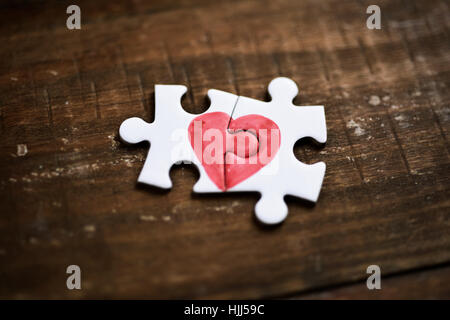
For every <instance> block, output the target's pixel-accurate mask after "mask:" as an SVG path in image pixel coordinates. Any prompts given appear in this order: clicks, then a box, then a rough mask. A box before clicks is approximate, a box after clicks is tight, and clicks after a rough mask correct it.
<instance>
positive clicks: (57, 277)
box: [0, 0, 450, 298]
mask: <svg viewBox="0 0 450 320" xmlns="http://www.w3.org/2000/svg"><path fill="white" fill-rule="evenodd" d="M405 3H406V4H407V5H405ZM369 4H370V3H369V2H368V1H346V2H342V1H338V0H325V1H320V2H319V1H313V0H309V1H289V0H276V1H268V0H262V1H256V0H250V1H232V2H226V1H219V2H214V3H212V2H208V1H202V0H198V1H192V2H190V1H177V2H168V1H163V2H159V1H158V2H145V3H144V2H142V3H141V2H139V4H138V3H133V4H130V2H129V1H125V0H120V1H114V3H112V2H111V1H106V0H101V1H95V2H92V1H79V3H78V5H79V6H80V7H81V10H82V30H80V31H68V30H67V29H66V27H65V19H66V17H67V15H66V14H65V4H64V3H61V2H59V1H56V0H55V1H48V2H45V4H44V3H43V2H42V1H38V0H35V1H31V2H27V3H25V2H23V1H20V0H17V1H10V2H8V3H5V4H2V5H1V7H2V10H1V13H0V18H1V19H2V21H6V22H7V23H4V24H2V25H1V26H0V31H1V32H0V39H1V41H2V47H1V48H0V58H1V59H0V70H1V72H0V110H1V112H0V135H1V141H0V208H2V210H1V215H0V278H1V281H0V297H4V298H80V297H82V298H188V297H189V298H261V297H277V296H288V295H290V294H296V293H298V292H303V291H305V290H313V289H314V288H321V287H325V286H333V285H339V284H341V283H349V282H352V281H358V280H361V279H365V277H366V274H365V270H366V267H367V266H368V265H371V264H378V265H380V266H381V268H382V270H383V274H385V275H389V274H396V273H400V272H405V271H407V270H411V269H415V268H421V267H423V266H432V265H434V264H442V263H447V262H448V261H450V250H449V248H450V232H449V231H450V223H449V221H450V220H449V218H450V215H449V212H450V210H449V207H450V201H449V195H450V188H449V186H450V177H449V172H450V162H449V150H450V148H449V143H448V136H449V134H450V120H449V101H450V99H449V97H450V93H449V90H448V88H449V85H450V63H449V62H450V55H449V52H450V50H449V49H450V41H448V40H449V32H448V24H449V19H448V17H449V9H448V2H447V1H441V0H432V1H418V0H416V1H407V2H405V1H400V0H395V1H379V5H380V7H381V8H382V25H383V28H382V30H368V29H367V28H366V27H365V23H366V18H367V15H366V13H365V11H366V8H367V6H368V5H369ZM278 75H284V76H288V77H291V78H293V79H294V80H295V81H296V82H297V83H298V84H299V87H300V93H301V95H300V96H299V97H298V98H296V100H295V102H296V104H299V105H310V104H323V105H325V108H326V117H327V126H328V142H327V144H326V146H325V147H317V146H315V145H314V144H311V143H310V141H308V140H302V141H300V142H298V143H297V144H296V147H295V148H294V152H295V154H296V156H297V157H298V159H299V160H302V161H304V162H306V163H314V162H317V161H321V160H323V161H325V162H326V163H327V173H326V176H325V181H324V185H323V189H322V192H321V195H320V198H319V201H318V203H317V204H316V205H315V206H314V205H311V204H309V203H306V202H303V201H300V200H298V199H293V198H288V199H287V203H288V205H289V210H290V213H289V216H288V218H287V220H286V221H285V223H284V224H282V225H281V226H278V227H275V228H265V227H262V226H260V225H259V224H258V223H256V221H255V219H254V218H253V208H254V205H255V203H256V201H257V199H258V195H257V194H239V195H236V194H232V195H211V196H200V195H194V194H192V191H191V190H192V186H193V184H194V183H195V181H196V180H197V179H198V174H197V172H196V170H195V169H193V168H192V167H189V166H183V167H175V168H174V169H173V170H172V172H171V177H172V179H173V182H174V187H173V189H172V190H171V191H170V192H163V191H160V190H157V189H155V188H150V187H146V186H142V185H137V184H136V178H137V176H138V174H139V172H140V170H141V168H142V165H143V162H144V160H145V156H146V152H147V149H148V145H145V144H142V145H139V146H132V147H130V146H125V145H124V144H122V143H121V142H120V141H119V139H118V127H119V125H120V123H121V122H122V121H123V120H124V119H126V118H128V117H131V116H138V117H142V118H144V119H146V120H148V121H151V120H152V119H153V115H154V97H153V85H154V84H155V83H177V84H185V85H187V86H188V87H189V92H188V94H187V95H186V97H185V98H184V100H183V102H182V103H183V107H184V108H185V109H186V110H187V111H190V112H196V113H198V112H202V111H204V110H206V109H207V102H206V101H205V94H206V92H207V90H208V89H210V88H216V89H221V90H226V91H229V92H233V93H237V94H241V95H246V96H249V97H253V98H256V99H263V100H264V99H266V98H267V93H266V86H267V84H268V83H269V81H270V80H271V79H272V78H274V77H276V76H278ZM19 145H26V147H27V153H26V154H25V155H24V156H20V155H18V148H23V146H20V147H18V146H19ZM70 264H77V265H79V266H80V267H81V269H82V274H83V290H81V291H76V292H75V291H69V290H67V289H66V287H65V280H66V276H67V275H66V273H65V270H66V267H67V266H68V265H70ZM433 281H434V280H433Z"/></svg>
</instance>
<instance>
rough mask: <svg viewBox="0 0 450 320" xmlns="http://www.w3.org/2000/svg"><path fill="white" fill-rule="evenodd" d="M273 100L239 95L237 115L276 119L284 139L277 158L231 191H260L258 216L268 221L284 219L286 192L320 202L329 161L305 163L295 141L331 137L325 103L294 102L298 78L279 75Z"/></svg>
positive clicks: (271, 86)
mask: <svg viewBox="0 0 450 320" xmlns="http://www.w3.org/2000/svg"><path fill="white" fill-rule="evenodd" d="M269 94H270V96H271V97H272V101H270V102H263V101H258V100H255V99H251V98H246V97H239V100H238V103H237V105H236V108H235V111H234V112H233V118H235V119H237V118H239V117H242V116H247V115H252V114H258V115H262V116H264V117H267V118H269V119H271V120H273V121H274V122H275V123H276V124H277V125H278V127H279V128H280V136H281V142H280V147H279V150H278V152H277V154H276V155H275V157H274V159H273V160H272V161H271V162H270V163H268V164H267V165H266V166H265V167H263V168H262V169H261V170H259V171H258V172H257V173H255V174H254V175H252V176H251V177H249V178H248V179H246V180H244V181H243V182H241V183H240V184H238V185H236V186H234V187H233V188H231V189H229V190H227V191H230V192H234V191H258V192H260V193H261V198H260V200H259V201H258V203H257V204H256V207H255V213H256V216H257V218H258V219H259V220H260V221H261V222H263V223H266V224H276V223H280V222H282V221H283V220H284V219H285V218H286V216H287V214H288V208H287V205H286V203H285V202H284V196H285V195H292V196H296V197H299V198H303V199H306V200H310V201H313V202H316V201H317V198H318V197H319V192H320V189H321V187H322V181H323V178H324V175H325V163H324V162H318V163H315V164H312V165H308V164H304V163H302V162H300V161H298V160H297V158H296V157H295V155H294V144H295V143H296V142H297V141H298V140H299V139H301V138H304V137H312V138H313V139H315V140H317V141H318V142H320V143H325V142H326V140H327V130H326V122H325V111H324V107H323V106H305V107H301V106H296V105H294V104H293V103H292V101H293V99H294V98H295V97H296V96H297V94H298V88H297V85H296V84H295V82H294V81H292V80H291V79H288V78H281V77H280V78H276V79H274V80H272V81H271V82H270V84H269Z"/></svg>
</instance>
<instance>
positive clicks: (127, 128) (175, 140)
mask: <svg viewBox="0 0 450 320" xmlns="http://www.w3.org/2000/svg"><path fill="white" fill-rule="evenodd" d="M186 91H187V88H186V87H185V86H182V85H155V120H154V122H152V123H147V122H145V121H144V120H142V119H140V118H130V119H127V120H125V121H124V122H123V123H122V124H121V126H120V129H119V134H120V137H121V138H122V140H124V141H125V142H127V143H139V142H142V141H149V142H150V150H149V152H148V155H147V159H146V160H145V163H144V167H143V168H142V171H141V174H140V175H139V178H138V181H139V182H141V183H146V184H149V185H152V186H156V187H160V188H163V189H170V188H171V187H172V181H171V180H170V176H169V171H170V168H171V167H172V165H173V164H174V163H179V162H181V161H185V162H191V163H193V164H195V166H196V167H197V168H198V170H199V172H200V179H199V180H198V181H197V183H196V184H195V185H194V191H195V192H199V193H202V192H206V193H208V192H221V190H220V189H219V188H218V187H217V185H215V184H214V183H213V182H212V181H211V179H209V177H208V175H207V174H206V172H205V169H204V167H203V166H202V165H201V163H200V161H199V159H198V158H197V157H196V156H195V154H194V152H193V149H192V147H191V144H190V142H189V137H188V131H187V128H188V126H189V124H190V123H191V121H192V120H193V119H194V118H196V117H198V116H199V115H198V114H191V113H188V112H186V111H184V109H183V107H182V106H181V98H182V96H183V95H184V94H185V92H186ZM208 97H209V99H210V100H211V106H210V107H209V109H208V110H207V111H206V112H205V113H210V112H216V111H218V112H224V113H226V114H228V115H231V113H232V111H233V108H234V106H235V104H236V101H237V98H238V97H237V96H236V95H234V94H231V93H227V92H223V91H219V90H214V89H211V90H209V91H208ZM205 113H204V114H205Z"/></svg>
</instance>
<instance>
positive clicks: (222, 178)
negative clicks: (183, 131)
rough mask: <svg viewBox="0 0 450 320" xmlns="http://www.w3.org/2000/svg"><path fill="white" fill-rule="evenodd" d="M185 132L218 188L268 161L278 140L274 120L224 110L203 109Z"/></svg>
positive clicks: (274, 152) (279, 138) (227, 187)
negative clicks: (233, 115) (206, 110)
mask: <svg viewBox="0 0 450 320" xmlns="http://www.w3.org/2000/svg"><path fill="white" fill-rule="evenodd" d="M227 128H228V130H227ZM188 133H189V141H190V142H191V146H192V148H193V149H194V152H195V155H196V156H197V158H198V159H199V160H200V162H201V163H202V165H203V167H204V168H205V171H206V174H207V175H208V176H209V178H210V179H211V180H212V181H213V182H214V184H215V185H216V186H217V187H218V188H219V189H220V190H222V191H225V190H227V189H230V188H232V187H233V186H235V185H237V184H238V183H240V182H242V181H244V180H245V179H247V178H248V177H250V176H252V175H253V174H255V173H256V172H258V171H259V170H260V169H261V168H263V167H264V166H265V165H267V164H268V163H269V162H270V161H272V159H273V158H274V157H275V155H276V153H277V152H278V149H279V148H280V141H281V136H280V131H279V128H278V126H277V125H276V123H275V122H273V121H272V120H270V119H268V118H266V117H263V116H260V115H257V114H252V115H247V116H243V117H240V118H238V119H232V118H231V119H230V117H229V115H227V114H226V113H224V112H211V113H205V114H203V115H200V116H198V117H196V118H195V119H194V120H192V121H191V123H190V124H189V127H188Z"/></svg>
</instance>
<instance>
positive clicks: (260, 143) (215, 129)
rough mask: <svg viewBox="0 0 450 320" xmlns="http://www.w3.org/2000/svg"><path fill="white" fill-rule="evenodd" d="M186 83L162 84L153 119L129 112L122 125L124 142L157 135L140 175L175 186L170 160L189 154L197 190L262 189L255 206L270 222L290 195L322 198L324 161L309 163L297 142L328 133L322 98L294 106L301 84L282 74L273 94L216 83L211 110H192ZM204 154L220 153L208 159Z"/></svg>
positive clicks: (279, 218) (156, 183)
mask: <svg viewBox="0 0 450 320" xmlns="http://www.w3.org/2000/svg"><path fill="white" fill-rule="evenodd" d="M186 90H187V89H186V87H185V86H180V85H156V86H155V121H154V122H153V123H150V124H149V123H146V122H145V121H143V120H141V119H139V118H130V119H127V120H125V121H124V122H123V123H122V125H121V126H120V136H121V138H122V139H123V140H124V141H125V142H128V143H138V142H141V141H149V142H150V143H151V146H150V151H149V154H148V156H147V159H146V161H145V163H144V168H143V169H142V172H141V174H140V175H139V178H138V181H139V182H142V183H147V184H150V185H153V186H157V187H161V188H171V187H172V182H171V180H170V176H169V171H170V168H171V166H172V165H173V164H174V163H178V162H180V161H188V162H190V163H193V164H195V165H196V166H197V168H198V170H199V172H200V179H199V180H198V182H197V183H196V184H195V185H194V192H197V193H205V192H206V193H208V192H224V191H230V192H236V191H258V192H260V193H261V198H260V200H259V201H258V203H257V204H256V207H255V213H256V216H257V217H258V219H259V220H260V221H262V222H263V223H266V224H275V223H279V222H281V221H283V220H284V219H285V218H286V216H287V213H288V209H287V206H286V203H285V202H284V196H285V195H293V196H297V197H300V198H304V199H307V200H310V201H316V200H317V198H318V196H319V192H320V188H321V185H322V181H323V177H324V174H325V163H323V162H319V163H315V164H313V165H307V164H304V163H302V162H300V161H298V160H297V159H296V158H295V156H294V153H293V147H294V144H295V142H296V141H297V140H299V139H301V138H303V137H312V138H314V139H315V140H317V141H318V142H321V143H324V142H325V141H326V137H327V133H326V123H325V113H324V108H323V106H308V107H297V106H295V105H294V104H293V103H292V100H293V99H294V98H295V96H296V95H297V94H298V88H297V86H296V84H295V83H294V82H293V81H292V80H290V79H288V78H276V79H274V80H272V81H271V83H270V84H269V93H270V95H271V97H272V101H270V102H262V101H258V100H255V99H251V98H246V97H238V96H236V95H234V94H230V93H226V92H223V91H219V90H214V89H212V90H209V91H208V96H209V98H210V100H211V106H210V108H209V109H208V111H207V112H204V113H202V114H201V115H194V114H190V113H188V112H186V111H184V110H183V108H182V106H181V97H182V96H183V94H184V93H185V92H186ZM213 138H214V139H213ZM239 138H240V139H239ZM246 142H248V144H246ZM211 146H213V147H212V148H211ZM230 146H232V147H230ZM205 155H207V156H209V158H210V160H211V159H213V160H214V159H215V160H214V161H212V162H209V161H208V160H207V159H205ZM221 159H222V162H221V163H217V162H218V160H219V161H220V160H221Z"/></svg>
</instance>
